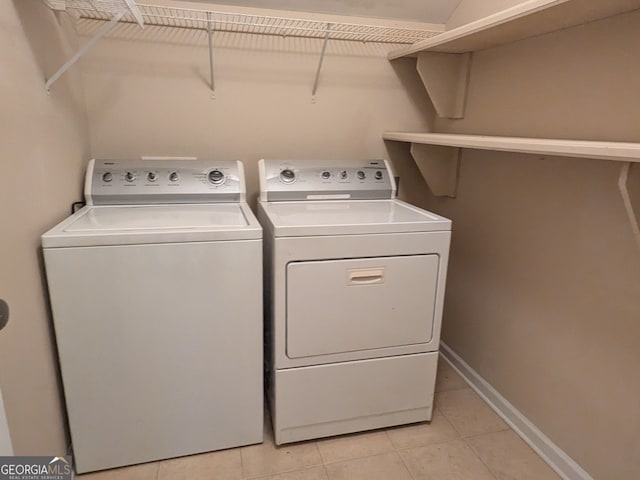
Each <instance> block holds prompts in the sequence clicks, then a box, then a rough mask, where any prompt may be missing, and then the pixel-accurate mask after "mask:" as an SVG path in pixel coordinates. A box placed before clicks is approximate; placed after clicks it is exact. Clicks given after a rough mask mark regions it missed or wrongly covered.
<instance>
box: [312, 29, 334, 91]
mask: <svg viewBox="0 0 640 480" xmlns="http://www.w3.org/2000/svg"><path fill="white" fill-rule="evenodd" d="M330 30H331V24H330V23H327V30H326V31H325V34H324V42H323V43H322V51H321V52H320V60H319V61H318V68H317V69H316V78H315V80H314V81H313V88H312V89H311V95H312V96H314V97H315V95H316V91H317V90H318V81H319V80H320V70H321V69H322V61H323V60H324V54H325V52H326V50H327V42H328V41H329V32H330Z"/></svg>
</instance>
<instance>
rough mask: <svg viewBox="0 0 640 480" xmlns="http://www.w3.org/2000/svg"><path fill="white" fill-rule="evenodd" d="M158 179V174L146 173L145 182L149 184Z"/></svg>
mask: <svg viewBox="0 0 640 480" xmlns="http://www.w3.org/2000/svg"><path fill="white" fill-rule="evenodd" d="M157 179H158V174H157V173H156V172H149V173H147V180H149V181H150V182H155V181H156V180H157Z"/></svg>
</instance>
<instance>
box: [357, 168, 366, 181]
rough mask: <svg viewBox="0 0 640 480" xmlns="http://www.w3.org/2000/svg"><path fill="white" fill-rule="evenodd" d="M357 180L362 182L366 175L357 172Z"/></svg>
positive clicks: (360, 171) (359, 171)
mask: <svg viewBox="0 0 640 480" xmlns="http://www.w3.org/2000/svg"><path fill="white" fill-rule="evenodd" d="M357 175H358V180H364V179H365V177H366V175H365V174H364V172H363V171H362V170H358V173H357Z"/></svg>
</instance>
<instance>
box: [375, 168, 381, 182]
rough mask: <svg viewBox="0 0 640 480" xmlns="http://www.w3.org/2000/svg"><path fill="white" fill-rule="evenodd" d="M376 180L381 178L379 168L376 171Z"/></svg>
mask: <svg viewBox="0 0 640 480" xmlns="http://www.w3.org/2000/svg"><path fill="white" fill-rule="evenodd" d="M376 180H382V171H381V170H378V171H377V172H376Z"/></svg>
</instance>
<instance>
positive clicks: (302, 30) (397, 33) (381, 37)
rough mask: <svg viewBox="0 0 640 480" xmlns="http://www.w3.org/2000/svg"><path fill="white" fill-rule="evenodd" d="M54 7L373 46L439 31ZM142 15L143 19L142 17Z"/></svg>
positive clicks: (145, 9) (60, 1) (72, 1)
mask: <svg viewBox="0 0 640 480" xmlns="http://www.w3.org/2000/svg"><path fill="white" fill-rule="evenodd" d="M47 1H48V3H49V4H50V5H51V6H52V8H56V7H55V6H54V5H58V6H62V5H64V7H65V8H59V7H58V8H57V9H69V10H72V11H73V12H74V13H75V15H76V16H77V17H79V18H84V19H91V20H110V19H111V18H112V17H113V16H114V14H116V13H118V12H122V11H123V9H125V8H126V11H127V13H126V14H125V15H124V16H123V17H122V19H121V21H123V22H137V23H140V24H141V21H143V22H144V24H145V25H154V26H166V27H178V28H189V29H198V30H208V29H209V28H210V29H211V30H213V31H224V32H236V33H253V34H261V35H281V36H294V37H306V38H325V37H327V38H328V39H330V40H350V41H359V42H373V43H396V44H412V43H415V42H418V41H420V40H424V39H427V38H430V37H433V36H435V35H438V34H439V33H441V32H439V31H431V30H422V29H415V28H402V27H388V26H380V25H363V24H356V23H334V22H326V21H318V20H305V19H296V18H286V17H273V16H265V15H248V14H242V13H229V12H218V11H213V10H205V9H193V8H178V7H166V6H159V5H152V4H145V3H138V4H136V3H135V2H134V1H133V0H47ZM138 12H139V17H140V18H138V15H137V14H138Z"/></svg>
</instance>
